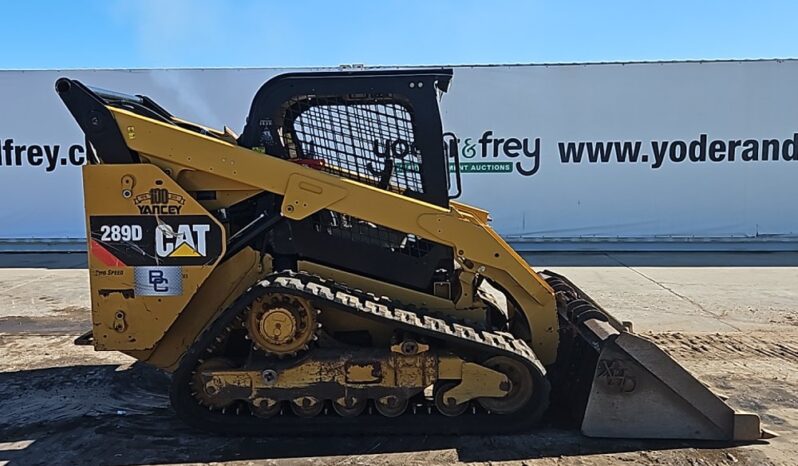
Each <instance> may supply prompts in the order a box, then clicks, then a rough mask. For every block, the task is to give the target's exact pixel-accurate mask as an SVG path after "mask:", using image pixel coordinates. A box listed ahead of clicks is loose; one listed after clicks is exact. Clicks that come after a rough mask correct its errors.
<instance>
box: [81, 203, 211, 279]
mask: <svg viewBox="0 0 798 466" xmlns="http://www.w3.org/2000/svg"><path fill="white" fill-rule="evenodd" d="M89 226H90V229H91V243H92V244H91V247H90V250H91V251H92V254H93V256H94V257H95V258H97V259H98V260H101V261H102V262H104V263H106V264H107V265H111V266H124V265H127V266H137V267H140V266H191V265H203V264H210V263H214V262H216V260H217V259H218V258H219V256H221V254H222V250H223V245H222V241H223V235H222V231H221V228H220V227H219V225H218V224H217V223H216V222H214V221H213V219H211V218H210V217H208V216H205V215H171V216H170V215H163V216H157V217H156V216H148V215H147V216H138V215H128V216H99V215H94V216H92V217H91V218H90V219H89Z"/></svg>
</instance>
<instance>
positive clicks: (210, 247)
mask: <svg viewBox="0 0 798 466" xmlns="http://www.w3.org/2000/svg"><path fill="white" fill-rule="evenodd" d="M451 77H452V72H451V70H439V69H435V70H433V69H422V70H410V71H358V72H327V73H293V74H285V75H281V76H278V77H275V78H273V79H271V80H269V81H268V82H266V83H265V84H264V85H263V86H262V87H261V88H260V90H259V91H258V92H257V94H256V95H255V98H254V101H253V103H252V107H251V109H250V111H249V116H248V118H247V120H246V121H247V122H246V127H245V128H244V130H243V133H242V134H241V135H240V136H237V135H235V134H234V133H233V132H232V131H231V130H229V129H227V128H225V129H224V130H221V131H219V130H214V129H210V128H206V127H204V126H201V125H199V124H195V123H191V122H188V121H185V120H182V119H180V118H177V117H175V116H173V115H171V114H170V113H169V112H167V111H166V110H164V109H163V108H161V107H160V106H159V105H158V104H156V103H155V102H154V101H153V100H151V99H150V98H148V97H145V96H140V95H126V94H120V93H115V92H110V91H104V90H100V89H94V88H91V87H88V86H86V85H84V84H82V83H80V82H78V81H75V80H70V79H66V78H62V79H59V80H58V81H57V83H56V86H55V87H56V90H57V92H58V94H59V95H60V97H61V99H62V100H63V101H64V103H65V104H66V106H67V107H68V109H69V111H70V112H71V113H72V115H73V116H74V118H75V120H76V121H77V123H78V124H79V125H80V127H81V128H82V130H83V132H84V133H85V136H86V139H87V147H88V148H89V149H90V150H88V153H89V159H90V163H89V164H88V165H86V166H85V167H84V168H83V183H84V195H85V207H86V228H87V231H88V250H89V252H88V255H89V268H90V277H91V278H90V281H91V299H92V319H93V329H92V331H91V332H89V333H87V334H86V335H84V336H83V337H81V338H79V339H78V341H77V342H78V343H82V344H93V346H94V348H95V349H97V350H115V351H121V352H124V353H126V354H128V355H131V356H133V357H134V358H136V359H138V360H140V361H144V362H146V363H148V364H151V365H153V366H155V367H158V368H161V369H163V370H165V371H168V372H170V373H171V374H172V379H171V380H172V381H171V387H170V397H171V401H172V405H173V406H174V409H175V411H176V412H177V414H178V415H179V416H180V417H181V418H182V419H184V420H185V421H187V422H188V423H190V424H192V425H195V426H197V427H199V428H203V429H211V430H215V431H220V432H225V433H242V434H261V435H298V434H314V435H325V434H330V435H332V434H334V435H341V434H388V433H407V434H451V433H498V432H514V431H523V430H525V429H529V428H531V427H534V426H535V425H537V424H538V423H539V422H540V421H541V419H542V418H543V416H544V413H547V412H548V413H550V415H549V417H547V418H545V419H554V420H556V419H558V418H560V417H562V416H565V414H566V413H567V414H568V415H569V416H574V419H575V420H576V422H580V423H581V428H582V431H583V432H584V434H586V435H589V436H598V437H639V438H688V439H716V440H755V439H760V438H766V437H768V436H769V434H768V433H767V432H766V431H763V430H762V429H761V428H760V422H759V418H758V417H757V416H756V415H753V414H742V413H737V412H735V411H734V410H732V409H731V408H730V407H729V406H727V405H726V404H725V403H724V402H723V401H722V400H721V398H719V397H718V396H716V395H714V394H713V393H712V392H711V391H710V390H709V389H707V388H706V387H705V386H704V385H702V384H701V383H700V382H699V381H697V380H696V379H695V378H693V377H692V376H691V375H690V374H689V373H688V372H687V371H685V370H684V369H683V368H682V367H681V366H680V365H679V364H677V363H676V362H675V361H674V360H673V359H671V358H670V357H669V356H667V355H666V354H665V353H664V352H663V351H662V350H660V349H659V348H658V347H657V346H655V345H654V344H652V343H651V342H649V341H647V340H645V339H644V338H641V337H639V336H636V335H635V334H633V333H632V332H631V329H630V328H629V325H628V324H625V323H622V322H619V321H617V320H616V319H614V318H613V317H611V316H610V314H608V313H607V312H606V311H604V310H603V309H602V308H601V307H600V306H599V305H598V304H596V303H595V302H594V301H593V300H592V299H590V298H589V297H588V296H586V295H585V293H583V292H582V291H580V290H579V288H577V287H576V286H575V285H574V284H572V283H571V282H569V281H568V280H567V279H566V278H565V277H562V276H560V275H557V274H556V273H553V272H548V271H546V272H540V273H538V272H535V271H534V270H533V269H532V268H531V267H530V266H529V265H528V264H527V263H526V262H525V261H524V260H523V259H522V258H521V257H520V256H519V255H518V254H516V253H515V252H514V251H513V250H512V249H511V248H510V247H509V246H508V245H507V244H506V243H505V242H504V241H503V240H502V239H501V238H500V237H499V235H497V234H496V232H494V231H493V229H491V227H490V226H488V222H489V217H488V213H487V212H485V211H483V210H480V209H478V208H476V207H471V206H468V205H465V204H462V203H459V202H456V201H454V200H453V196H452V195H451V194H450V193H455V194H456V193H459V192H460V177H459V164H458V154H457V152H456V150H454V149H453V148H451V149H450V150H445V147H444V144H443V140H444V134H443V132H442V125H441V120H440V114H439V109H438V99H439V97H440V96H441V95H442V94H443V93H444V92H445V91H446V90H447V88H448V86H449V82H450V80H451ZM452 147H453V146H452ZM454 197H456V196H454Z"/></svg>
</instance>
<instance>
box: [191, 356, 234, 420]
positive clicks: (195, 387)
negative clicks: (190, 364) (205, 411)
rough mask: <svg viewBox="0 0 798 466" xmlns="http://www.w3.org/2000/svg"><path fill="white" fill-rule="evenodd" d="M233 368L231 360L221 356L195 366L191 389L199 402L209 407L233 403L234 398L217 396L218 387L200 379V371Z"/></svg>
mask: <svg viewBox="0 0 798 466" xmlns="http://www.w3.org/2000/svg"><path fill="white" fill-rule="evenodd" d="M233 368H235V364H234V363H233V361H231V360H229V359H227V358H222V357H217V358H212V359H208V360H207V361H205V362H203V363H202V364H200V365H199V366H198V367H197V370H196V371H194V375H193V376H192V378H191V391H192V392H194V396H195V397H196V398H197V399H198V400H199V402H200V403H202V404H203V405H204V406H207V407H208V408H209V409H222V408H226V407H228V406H230V405H231V404H233V401H235V400H232V399H229V398H222V397H220V396H218V395H219V390H220V388H219V387H216V386H214V385H212V384H205V383H204V382H203V380H202V373H203V372H205V371H219V370H222V371H223V370H227V369H233Z"/></svg>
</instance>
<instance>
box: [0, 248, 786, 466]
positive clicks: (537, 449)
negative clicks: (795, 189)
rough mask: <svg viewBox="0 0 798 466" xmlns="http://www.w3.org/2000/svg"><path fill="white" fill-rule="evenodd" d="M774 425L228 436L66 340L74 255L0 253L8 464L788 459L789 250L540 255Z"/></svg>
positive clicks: (73, 306) (150, 375) (142, 373)
mask: <svg viewBox="0 0 798 466" xmlns="http://www.w3.org/2000/svg"><path fill="white" fill-rule="evenodd" d="M530 262H532V263H533V264H535V266H536V267H538V268H541V267H542V266H549V267H550V268H551V269H552V270H556V271H558V272H560V273H564V274H565V275H567V276H569V277H570V278H571V279H572V280H573V281H574V282H576V283H578V284H579V285H580V286H581V287H582V288H583V289H585V291H587V292H588V293H590V294H591V295H592V296H593V297H594V298H595V299H596V300H597V301H600V302H601V303H603V304H604V305H605V307H606V308H607V309H608V310H610V311H612V312H613V313H614V314H615V315H616V316H617V317H619V318H621V319H624V320H632V321H634V323H635V329H636V331H637V332H639V333H641V334H643V335H646V336H648V337H650V338H652V339H653V340H654V341H656V342H657V343H658V344H659V345H661V346H662V347H663V348H664V349H666V350H667V351H668V352H670V353H671V354H672V355H673V356H674V357H676V358H677V359H678V360H679V361H680V362H682V363H683V364H684V365H685V366H686V367H687V368H688V369H689V370H690V371H692V372H693V373H694V374H696V375H698V376H699V378H700V379H701V380H702V381H703V382H705V383H707V384H708V385H710V386H711V387H712V388H713V389H715V390H716V392H719V393H723V394H724V395H727V396H729V401H728V402H729V403H730V404H731V405H733V406H734V407H737V408H739V409H742V410H747V411H753V412H756V413H758V414H759V415H760V416H761V417H762V420H763V423H764V425H765V427H766V428H768V429H770V430H773V431H775V432H777V433H778V434H779V435H780V436H779V437H778V438H776V439H773V440H770V441H768V442H761V443H757V444H752V445H742V446H740V445H723V444H717V443H706V442H673V441H638V440H634V441H629V440H602V439H590V438H586V437H583V436H582V435H580V434H579V432H578V431H576V430H564V429H560V428H555V427H544V428H542V429H540V430H538V431H535V432H532V433H528V434H523V435H511V436H481V437H470V436H460V437H452V436H423V437H400V436H394V437H357V438H340V437H333V438H292V439H285V438H279V439H273V438H232V437H219V436H212V435H208V434H203V433H198V432H195V431H192V430H190V429H188V428H187V427H185V426H184V425H183V424H181V422H180V421H179V420H177V419H176V418H175V416H174V413H173V412H172V410H171V408H170V407H169V402H168V397H167V395H166V387H167V384H168V377H167V376H166V375H164V374H161V373H159V372H158V371H155V370H153V369H150V368H148V367H146V366H144V365H141V364H135V363H134V362H133V360H132V359H131V358H129V357H127V356H124V355H121V354H116V353H103V352H95V351H93V349H92V348H91V347H81V346H74V345H73V344H72V340H73V339H74V337H75V336H77V335H78V334H79V333H81V331H82V330H84V329H88V328H89V302H88V293H87V283H86V281H87V272H86V271H85V270H84V269H83V268H82V267H83V266H84V263H83V260H82V257H81V256H76V255H68V256H54V255H46V256H37V255H18V254H13V255H0V465H3V464H177V463H179V464H182V463H226V464H228V463H229V464H269V465H272V464H274V465H283V464H307V465H319V466H320V465H344V464H362V465H391V466H398V465H422V464H423V465H428V464H451V463H474V464H515V465H518V464H536V465H537V464H544V465H548V464H558V465H605V464H606V465H610V464H630V465H632V464H643V465H655V464H656V465H658V464H680V465H681V464H683V465H689V466H698V465H732V464H740V465H743V464H745V465H747V464H752V465H768V464H777V465H791V464H796V462H798V460H796V459H795V458H796V457H798V442H796V441H795V435H796V433H798V395H796V393H798V253H796V254H771V255H756V254H753V255H726V256H724V255H705V256H700V255H696V254H693V255H688V256H684V255H662V254H659V255H652V256H646V255H632V254H626V255H624V254H614V255H607V254H596V255H590V256H588V255H579V256H570V255H535V256H534V257H533V258H532V259H531V260H530Z"/></svg>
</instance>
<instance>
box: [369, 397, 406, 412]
mask: <svg viewBox="0 0 798 466" xmlns="http://www.w3.org/2000/svg"><path fill="white" fill-rule="evenodd" d="M408 404H409V403H408V400H407V398H404V397H400V396H397V395H388V396H384V397H382V398H377V399H376V400H374V408H375V409H376V410H377V412H378V413H380V414H382V415H383V416H385V417H398V416H401V415H402V414H404V412H405V410H406V409H407V405H408Z"/></svg>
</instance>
